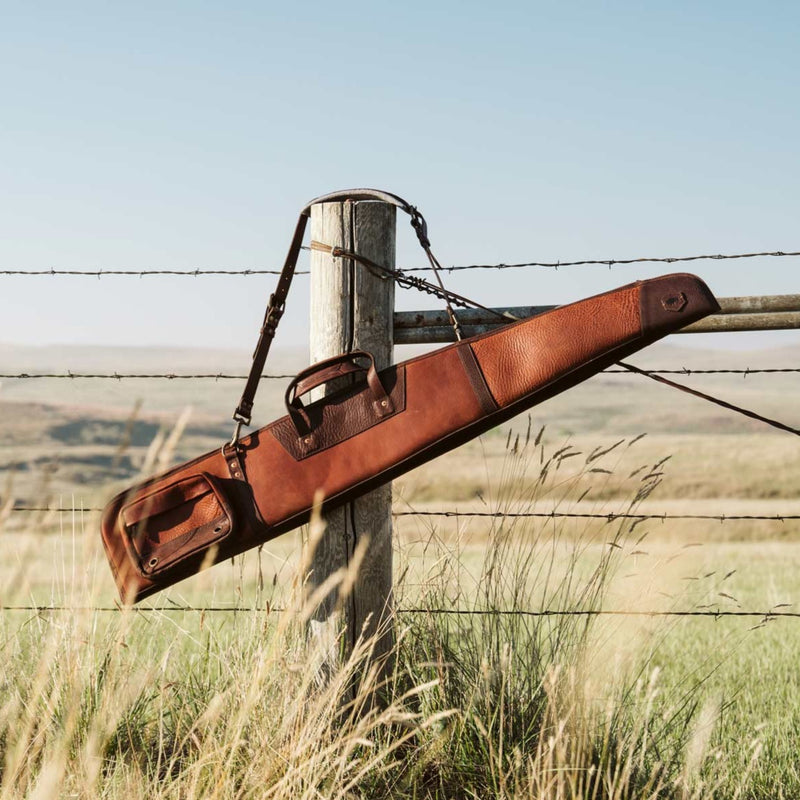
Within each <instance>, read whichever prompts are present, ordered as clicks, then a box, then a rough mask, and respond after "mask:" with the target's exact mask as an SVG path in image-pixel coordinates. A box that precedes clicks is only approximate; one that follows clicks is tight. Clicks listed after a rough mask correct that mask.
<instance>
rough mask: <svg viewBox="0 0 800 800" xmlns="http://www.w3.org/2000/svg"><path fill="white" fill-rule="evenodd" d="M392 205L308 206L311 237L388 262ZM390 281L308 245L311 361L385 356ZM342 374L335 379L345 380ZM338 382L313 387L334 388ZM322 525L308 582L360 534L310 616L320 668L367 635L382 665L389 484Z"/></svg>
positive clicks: (389, 636)
mask: <svg viewBox="0 0 800 800" xmlns="http://www.w3.org/2000/svg"><path fill="white" fill-rule="evenodd" d="M395 228H396V214H395V208H394V206H391V205H389V204H386V203H379V202H374V201H366V202H363V201H362V202H354V201H348V202H344V203H323V204H319V205H315V206H312V209H311V237H312V239H314V240H316V241H319V242H322V243H324V244H329V245H334V246H337V247H342V248H344V249H346V250H349V251H351V252H356V253H359V254H361V255H364V256H366V257H367V258H369V259H372V260H373V261H375V262H376V263H378V264H382V265H385V266H388V267H394V266H395ZM393 313H394V282H393V281H392V280H390V279H389V280H387V279H384V278H381V277H378V276H376V275H373V274H372V273H370V272H369V271H368V270H367V269H365V268H364V267H363V266H361V265H360V264H356V263H355V262H353V261H350V260H346V259H342V258H332V257H331V256H330V255H329V254H328V253H323V252H319V251H312V253H311V325H310V335H311V346H310V356H311V363H314V362H316V361H320V360H322V359H323V358H328V357H330V356H334V355H338V354H339V353H346V352H348V351H350V350H354V349H361V350H367V351H369V352H370V353H372V354H373V355H374V357H375V363H376V366H377V368H378V369H383V368H384V367H386V366H388V365H389V364H391V363H392V355H393V353H392V351H393V330H392V327H393ZM348 380H350V378H348V377H345V378H342V379H340V381H348ZM337 388H341V382H340V383H338V385H337V384H333V385H329V386H327V387H325V388H324V389H323V390H321V391H328V392H330V391H335V390H336V389H337ZM325 523H326V530H325V533H324V535H323V538H322V541H321V542H320V543H319V545H318V546H317V549H316V551H315V553H314V557H313V561H312V570H313V571H312V576H311V585H312V588H313V587H316V586H319V585H320V584H322V583H323V581H324V580H325V579H326V577H327V576H329V575H330V574H331V573H333V572H335V571H336V570H337V569H339V568H341V567H345V566H348V565H350V563H351V560H352V558H353V554H354V552H355V551H356V548H358V547H359V544H360V543H361V546H362V547H363V546H364V544H363V542H364V541H365V540H367V541H368V545H367V550H366V555H365V557H364V559H363V561H362V563H361V567H360V569H359V571H358V574H357V577H356V580H355V584H354V585H353V587H352V591H351V592H350V594H349V596H347V597H344V598H340V597H339V595H338V591H334V592H331V593H330V594H329V595H328V596H327V598H326V599H325V601H324V602H323V603H322V604H321V605H320V606H319V608H318V609H317V612H316V614H315V618H314V619H312V621H311V623H310V626H311V634H312V637H313V638H314V639H315V640H316V642H317V645H318V646H319V648H320V649H319V650H318V658H319V659H320V662H321V663H320V666H321V667H323V670H324V671H327V670H330V669H335V667H336V665H337V664H338V663H340V661H339V658H340V655H342V653H341V652H340V644H341V640H340V636H341V635H342V633H343V631H342V626H343V625H344V626H345V630H344V634H343V635H344V642H343V643H344V650H345V653H344V655H347V654H348V653H349V651H350V649H352V647H353V645H354V643H355V642H356V640H357V639H358V637H359V636H361V635H364V636H365V637H369V636H374V635H375V634H376V632H379V637H378V639H377V640H376V642H375V647H374V650H373V659H374V660H376V661H377V660H379V661H380V663H382V664H383V665H384V668H388V663H389V662H388V658H387V656H388V654H389V653H390V652H391V650H392V646H393V642H394V637H393V631H392V629H391V624H390V619H391V614H392V488H391V485H386V486H382V487H380V488H378V489H376V490H375V491H373V492H371V493H370V494H368V495H366V496H364V497H361V498H359V499H357V500H355V501H354V502H353V503H351V504H349V505H347V506H345V507H343V508H339V509H336V510H335V511H332V512H331V513H329V514H327V515H326V516H325Z"/></svg>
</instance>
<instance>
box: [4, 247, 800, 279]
mask: <svg viewBox="0 0 800 800" xmlns="http://www.w3.org/2000/svg"><path fill="white" fill-rule="evenodd" d="M303 249H304V250H308V249H309V248H307V247H304V248H303ZM796 256H800V251H786V250H771V251H764V252H759V253H716V254H707V255H693V256H661V257H655V256H653V257H650V256H644V257H640V258H594V259H583V260H581V261H522V262H518V263H504V262H501V263H499V264H462V265H454V266H450V267H442V269H443V270H444V271H446V272H460V271H463V270H473V269H481V270H484V269H496V270H502V269H523V268H526V267H543V268H547V269H559V268H560V267H581V266H590V265H595V266H605V267H609V268H610V267H613V266H617V265H626V264H645V263H658V264H675V263H678V262H686V261H703V260H711V261H722V260H730V259H739V258H789V257H796ZM402 271H403V272H432V271H433V270H432V268H431V267H406V268H404V269H403V270H402ZM280 274H281V270H278V269H249V268H247V269H221V268H199V267H198V268H195V269H185V270H183V269H55V268H51V269H39V270H27V269H2V270H0V275H8V276H28V277H42V276H56V275H61V276H81V277H91V278H101V277H136V278H142V277H144V276H151V275H171V276H177V277H184V278H198V277H200V276H205V275H212V276H213V275H218V276H232V275H238V276H245V277H248V276H254V275H280ZM294 274H295V275H308V274H309V270H298V271H297V272H295V273H294Z"/></svg>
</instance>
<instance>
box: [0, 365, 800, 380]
mask: <svg viewBox="0 0 800 800" xmlns="http://www.w3.org/2000/svg"><path fill="white" fill-rule="evenodd" d="M647 371H648V372H650V373H652V374H653V375H743V376H744V377H747V376H748V375H788V374H792V373H795V374H796V373H800V367H774V368H764V369H751V368H750V367H745V368H744V369H691V368H688V367H679V368H676V369H649V370H647ZM598 374H602V375H630V371H629V370H626V369H604V370H601V371H600V373H598ZM247 377H248V376H247V375H245V374H233V373H226V372H198V373H180V372H73V371H72V370H67V371H66V372H4V373H0V380H3V379H8V380H37V379H42V378H50V379H57V380H82V379H90V378H91V379H96V380H115V381H121V380H137V379H144V378H146V379H153V380H154V379H164V380H170V381H176V380H215V381H222V380H246V379H247ZM261 377H262V379H264V380H290V379H291V378H294V377H295V375H294V374H291V373H290V374H286V375H266V374H265V375H262V376H261Z"/></svg>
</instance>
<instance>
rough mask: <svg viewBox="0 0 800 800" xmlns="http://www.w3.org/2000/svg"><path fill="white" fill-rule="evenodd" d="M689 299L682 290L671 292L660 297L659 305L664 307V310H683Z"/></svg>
mask: <svg viewBox="0 0 800 800" xmlns="http://www.w3.org/2000/svg"><path fill="white" fill-rule="evenodd" d="M688 302H689V301H688V300H687V299H686V295H685V294H684V293H683V292H678V294H671V295H667V297H662V298H661V305H662V306H663V307H664V311H683V309H684V308H686V303H688Z"/></svg>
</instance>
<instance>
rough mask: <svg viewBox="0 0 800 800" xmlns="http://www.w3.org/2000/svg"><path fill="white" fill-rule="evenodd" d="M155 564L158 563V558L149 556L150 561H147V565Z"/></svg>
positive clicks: (152, 565)
mask: <svg viewBox="0 0 800 800" xmlns="http://www.w3.org/2000/svg"><path fill="white" fill-rule="evenodd" d="M156 564H158V559H157V558H151V559H150V562H149V566H151V567H154V566H155V565H156Z"/></svg>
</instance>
